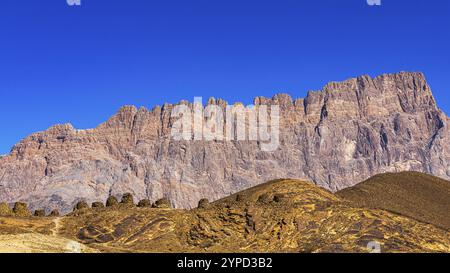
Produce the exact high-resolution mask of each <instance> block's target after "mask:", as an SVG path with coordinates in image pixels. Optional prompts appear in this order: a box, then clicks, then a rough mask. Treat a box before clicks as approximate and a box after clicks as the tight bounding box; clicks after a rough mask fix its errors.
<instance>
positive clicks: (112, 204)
mask: <svg viewBox="0 0 450 273" xmlns="http://www.w3.org/2000/svg"><path fill="white" fill-rule="evenodd" d="M118 205H119V201H117V198H116V197H114V196H110V197H108V200H106V206H107V207H116V206H118Z"/></svg>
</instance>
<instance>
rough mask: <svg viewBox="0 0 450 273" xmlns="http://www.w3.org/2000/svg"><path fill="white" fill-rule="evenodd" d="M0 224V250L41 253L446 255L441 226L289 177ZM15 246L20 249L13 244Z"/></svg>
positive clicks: (447, 240)
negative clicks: (188, 199) (162, 201)
mask: <svg viewBox="0 0 450 273" xmlns="http://www.w3.org/2000/svg"><path fill="white" fill-rule="evenodd" d="M447 197H448V196H447ZM0 222H1V224H0V234H2V236H0V251H2V250H3V251H11V247H9V248H8V247H7V246H8V245H10V243H11V242H16V241H17V240H18V238H19V239H21V236H28V237H27V238H30V240H31V241H29V244H31V245H28V247H27V249H32V250H33V251H39V248H40V247H42V248H43V249H42V252H48V251H55V252H65V251H67V247H66V246H63V247H57V248H56V249H55V248H53V249H51V248H49V247H48V246H49V245H51V244H49V243H48V241H47V240H54V243H55V244H54V245H55V246H61V243H62V242H66V243H67V242H70V246H72V247H73V246H77V245H76V244H75V245H74V244H73V242H75V243H80V246H82V247H83V248H82V250H83V251H84V252H93V251H100V252H146V253H155V252H158V253H159V252H196V253H201V252H250V253H251V252H294V253H298V252H368V251H369V249H368V248H367V245H368V243H369V242H371V241H378V242H380V243H381V245H382V251H384V252H450V236H449V233H448V232H446V231H445V230H443V229H440V228H437V227H435V226H433V225H431V224H426V223H422V222H418V221H416V220H414V219H410V218H407V217H405V216H402V215H399V214H395V213H391V212H388V211H385V210H380V209H372V208H364V207H359V206H354V205H353V204H351V203H350V202H347V201H344V200H342V199H341V198H340V197H338V196H337V195H334V194H332V193H331V192H328V191H326V190H324V189H322V188H319V187H317V186H315V185H314V184H312V183H309V182H304V181H299V180H289V179H287V180H277V181H272V182H269V183H266V184H264V185H260V186H257V187H255V188H251V189H248V190H246V191H243V192H240V193H238V194H235V195H232V196H229V197H227V198H224V199H222V200H219V201H217V202H213V203H207V204H206V203H204V204H203V205H202V206H201V208H198V209H193V210H174V209H170V208H157V207H153V208H149V207H141V208H139V207H135V206H130V205H125V204H120V205H117V206H114V207H105V208H96V209H82V210H77V211H75V212H73V213H71V214H70V215H67V216H65V217H61V218H51V217H50V218H37V217H27V218H16V217H3V218H1V217H0ZM30 234H31V235H30ZM18 236H19V237H18ZM42 236H44V237H42ZM64 240H68V241H64ZM42 241H44V243H43V242H42ZM5 246H6V247H5ZM76 249H77V250H80V247H76ZM13 251H14V250H13ZM15 251H17V252H24V251H23V249H21V248H20V247H19V246H17V249H16V250H15Z"/></svg>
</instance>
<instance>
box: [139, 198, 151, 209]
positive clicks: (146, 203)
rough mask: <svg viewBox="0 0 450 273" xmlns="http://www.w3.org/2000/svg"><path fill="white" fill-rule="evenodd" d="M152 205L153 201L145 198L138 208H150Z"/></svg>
mask: <svg viewBox="0 0 450 273" xmlns="http://www.w3.org/2000/svg"><path fill="white" fill-rule="evenodd" d="M151 206H152V202H150V200H148V199H144V200H141V201H139V203H138V208H150V207H151Z"/></svg>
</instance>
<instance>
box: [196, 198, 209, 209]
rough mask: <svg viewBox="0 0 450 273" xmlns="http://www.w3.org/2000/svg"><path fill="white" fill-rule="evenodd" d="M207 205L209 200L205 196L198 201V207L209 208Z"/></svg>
mask: <svg viewBox="0 0 450 273" xmlns="http://www.w3.org/2000/svg"><path fill="white" fill-rule="evenodd" d="M209 206H210V203H209V200H208V199H206V198H203V199H201V200H200V201H199V202H198V208H199V209H206V208H209Z"/></svg>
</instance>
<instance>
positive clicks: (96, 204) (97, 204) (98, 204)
mask: <svg viewBox="0 0 450 273" xmlns="http://www.w3.org/2000/svg"><path fill="white" fill-rule="evenodd" d="M104 207H105V205H104V204H103V203H102V202H94V203H92V208H93V209H102V208H104Z"/></svg>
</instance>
